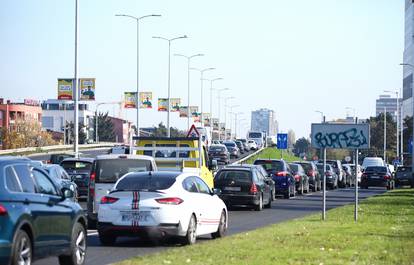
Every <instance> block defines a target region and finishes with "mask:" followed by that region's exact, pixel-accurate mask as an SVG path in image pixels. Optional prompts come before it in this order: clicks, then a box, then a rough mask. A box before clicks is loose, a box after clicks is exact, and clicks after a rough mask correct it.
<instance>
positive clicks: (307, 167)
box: [298, 163, 313, 171]
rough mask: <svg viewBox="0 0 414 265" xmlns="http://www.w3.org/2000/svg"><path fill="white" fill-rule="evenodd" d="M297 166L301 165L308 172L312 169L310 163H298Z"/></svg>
mask: <svg viewBox="0 0 414 265" xmlns="http://www.w3.org/2000/svg"><path fill="white" fill-rule="evenodd" d="M298 164H299V165H301V166H302V167H303V169H304V170H305V171H309V170H312V169H313V168H312V165H311V164H310V163H298Z"/></svg>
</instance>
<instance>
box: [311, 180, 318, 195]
mask: <svg viewBox="0 0 414 265" xmlns="http://www.w3.org/2000/svg"><path fill="white" fill-rule="evenodd" d="M317 191H318V183H317V182H316V180H315V182H314V183H313V187H312V192H317Z"/></svg>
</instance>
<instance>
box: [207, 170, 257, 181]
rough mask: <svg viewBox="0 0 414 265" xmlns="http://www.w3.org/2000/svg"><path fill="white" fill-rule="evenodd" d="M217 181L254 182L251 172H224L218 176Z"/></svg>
mask: <svg viewBox="0 0 414 265" xmlns="http://www.w3.org/2000/svg"><path fill="white" fill-rule="evenodd" d="M215 180H230V181H235V182H252V175H251V172H250V171H242V170H234V171H233V170H232V171H230V170H223V171H221V172H219V173H218V174H217V175H216V177H215Z"/></svg>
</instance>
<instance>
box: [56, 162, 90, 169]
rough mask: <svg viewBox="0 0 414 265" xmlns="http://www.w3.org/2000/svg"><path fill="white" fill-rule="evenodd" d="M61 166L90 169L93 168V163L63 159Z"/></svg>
mask: <svg viewBox="0 0 414 265" xmlns="http://www.w3.org/2000/svg"><path fill="white" fill-rule="evenodd" d="M61 166H62V167H63V168H64V169H65V170H88V171H90V170H91V169H92V163H89V162H83V161H63V162H62V163H61Z"/></svg>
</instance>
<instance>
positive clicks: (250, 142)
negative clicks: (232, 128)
mask: <svg viewBox="0 0 414 265" xmlns="http://www.w3.org/2000/svg"><path fill="white" fill-rule="evenodd" d="M247 145H248V146H249V148H250V150H257V149H258V148H257V144H256V142H255V141H254V140H247Z"/></svg>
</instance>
